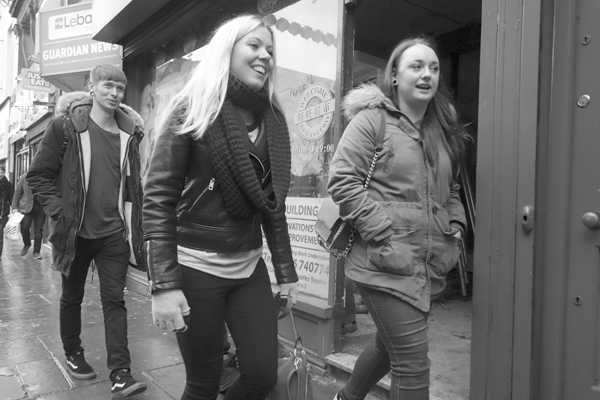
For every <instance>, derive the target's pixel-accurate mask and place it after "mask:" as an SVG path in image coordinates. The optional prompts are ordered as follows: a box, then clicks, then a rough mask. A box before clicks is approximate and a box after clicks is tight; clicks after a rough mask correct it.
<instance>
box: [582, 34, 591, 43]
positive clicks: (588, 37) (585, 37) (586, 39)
mask: <svg viewBox="0 0 600 400" xmlns="http://www.w3.org/2000/svg"><path fill="white" fill-rule="evenodd" d="M591 41H592V37H591V36H590V35H585V36H584V37H583V39H581V44H582V45H584V46H585V45H587V44H590V42H591Z"/></svg>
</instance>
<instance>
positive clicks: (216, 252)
mask: <svg viewBox="0 0 600 400" xmlns="http://www.w3.org/2000/svg"><path fill="white" fill-rule="evenodd" d="M274 68H275V44H274V42H273V32H272V31H271V28H270V27H268V26H267V25H265V23H263V21H262V20H261V19H260V17H257V16H253V15H241V16H238V17H236V18H233V19H231V20H229V21H227V22H225V23H224V24H223V25H221V26H220V27H219V28H218V29H217V30H216V31H215V32H214V34H213V36H212V38H211V40H210V42H209V44H208V45H207V47H206V52H205V56H204V58H203V60H202V62H201V63H199V64H198V66H197V67H196V69H195V70H194V72H193V73H192V75H191V77H190V79H189V80H188V81H187V83H186V84H185V86H184V87H183V89H182V90H181V92H180V93H179V94H178V95H177V96H176V97H174V99H173V100H172V102H171V103H170V105H169V106H168V108H167V110H166V111H165V114H164V116H163V120H162V121H161V124H160V129H159V131H158V132H159V134H158V137H157V142H156V147H155V150H154V152H153V154H152V158H151V160H150V163H149V168H148V175H147V180H146V182H145V187H144V209H143V220H144V239H145V245H146V251H147V254H148V260H149V262H148V271H149V275H150V280H151V283H150V285H151V291H152V315H153V319H154V321H155V325H157V326H160V327H161V328H163V329H167V330H169V331H173V332H176V337H177V342H178V344H179V348H180V350H181V354H182V356H183V360H184V363H185V369H186V386H185V390H184V393H183V396H182V399H183V400H191V399H214V398H216V397H217V395H218V390H219V380H220V375H221V373H222V361H221V360H222V354H223V329H224V323H223V322H224V321H225V322H226V323H227V327H228V329H229V331H230V333H231V336H232V338H233V341H234V343H235V346H236V353H237V360H238V365H239V369H240V377H239V378H237V379H236V380H235V382H234V383H233V384H232V385H231V387H230V388H229V389H228V390H227V392H226V393H225V397H224V398H225V399H226V400H233V399H239V400H241V399H244V400H264V399H265V397H266V396H267V394H268V393H269V392H270V390H271V389H272V387H273V386H274V385H275V383H276V381H277V355H278V340H277V321H276V314H275V312H267V311H269V310H274V300H273V293H272V289H271V282H270V279H269V275H268V273H267V266H266V264H265V261H264V260H263V258H262V252H263V239H262V234H261V226H262V230H263V231H264V234H265V237H266V241H267V245H268V247H269V250H270V252H271V255H272V262H273V267H274V273H275V276H276V279H277V283H278V285H279V289H280V292H281V294H282V295H284V296H288V298H289V299H290V300H291V301H292V302H293V303H295V302H296V299H297V295H298V287H297V283H296V282H297V281H298V277H297V274H296V270H295V268H294V262H293V258H292V250H291V245H290V239H289V235H288V226H287V221H286V216H285V199H286V196H287V193H288V189H289V185H290V174H291V150H290V137H289V132H288V128H287V124H286V119H285V117H284V115H283V114H282V113H281V112H280V111H279V110H278V108H277V105H276V104H275V102H274V97H273V91H274V90H273V89H274V88H273V82H274V79H273V76H274Z"/></svg>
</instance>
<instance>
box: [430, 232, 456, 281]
mask: <svg viewBox="0 0 600 400" xmlns="http://www.w3.org/2000/svg"><path fill="white" fill-rule="evenodd" d="M457 231H458V229H456V228H448V229H445V230H444V231H443V232H442V239H441V240H437V241H434V243H433V245H432V248H431V258H430V259H429V264H430V266H431V267H432V268H433V272H434V274H435V275H439V276H446V274H447V273H448V272H450V270H452V268H454V267H455V266H456V263H457V262H458V259H459V256H460V248H459V243H460V241H461V239H459V238H458V237H456V236H454V235H455V234H456V232H457Z"/></svg>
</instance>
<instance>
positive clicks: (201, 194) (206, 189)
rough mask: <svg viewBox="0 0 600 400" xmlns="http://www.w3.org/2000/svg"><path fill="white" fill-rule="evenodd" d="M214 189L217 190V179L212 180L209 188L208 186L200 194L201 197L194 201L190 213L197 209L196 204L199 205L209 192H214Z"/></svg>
mask: <svg viewBox="0 0 600 400" xmlns="http://www.w3.org/2000/svg"><path fill="white" fill-rule="evenodd" d="M214 188H215V178H210V182H208V186H206V187H205V188H204V190H202V193H200V195H199V196H198V197H197V198H196V201H194V203H193V204H192V206H191V207H190V212H191V211H192V210H193V209H194V208H195V207H196V204H198V202H199V201H200V199H201V198H202V197H204V195H205V194H206V192H207V191H209V190H213V189H214Z"/></svg>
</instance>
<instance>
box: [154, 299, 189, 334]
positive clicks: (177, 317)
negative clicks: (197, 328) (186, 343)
mask: <svg viewBox="0 0 600 400" xmlns="http://www.w3.org/2000/svg"><path fill="white" fill-rule="evenodd" d="M189 314H190V306H189V305H188V302H187V299H186V298H185V296H184V294H183V292H182V291H181V290H180V289H169V290H159V291H158V292H156V293H154V294H153V295H152V319H153V321H154V325H156V326H160V327H161V328H163V329H167V330H169V331H171V332H185V331H186V329H187V325H186V324H185V322H184V321H183V317H184V316H186V315H189Z"/></svg>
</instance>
